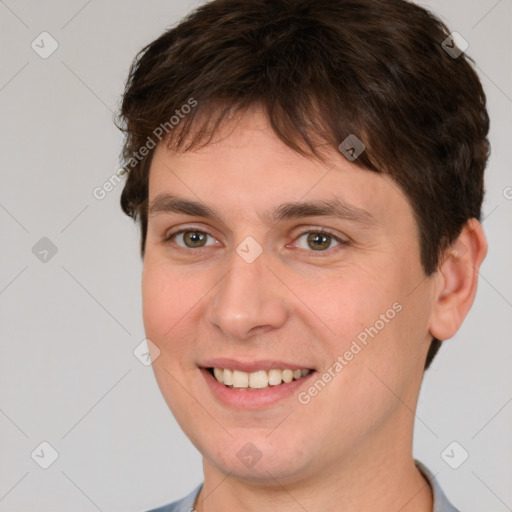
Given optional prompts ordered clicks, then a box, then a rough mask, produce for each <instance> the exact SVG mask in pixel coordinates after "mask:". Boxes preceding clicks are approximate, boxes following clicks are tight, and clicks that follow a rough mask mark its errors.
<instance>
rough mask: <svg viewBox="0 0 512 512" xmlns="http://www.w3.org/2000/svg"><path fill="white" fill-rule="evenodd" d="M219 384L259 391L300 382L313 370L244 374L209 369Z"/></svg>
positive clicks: (278, 370) (242, 372) (275, 370)
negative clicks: (295, 381) (296, 381)
mask: <svg viewBox="0 0 512 512" xmlns="http://www.w3.org/2000/svg"><path fill="white" fill-rule="evenodd" d="M207 370H208V371H209V372H210V374H211V375H213V376H214V377H215V379H216V380H217V382H219V383H221V384H224V385H225V386H227V387H229V388H235V389H240V390H242V389H245V390H253V391H257V390H260V389H265V388H268V387H270V386H279V385H281V384H283V383H284V384H287V383H289V382H292V381H293V380H299V379H301V378H303V377H305V376H306V375H308V374H309V373H310V372H311V370H304V369H302V370H301V369H296V370H292V369H284V370H280V369H276V368H273V369H271V370H268V371H265V370H257V371H255V372H250V373H249V372H244V371H241V370H231V369H229V368H207Z"/></svg>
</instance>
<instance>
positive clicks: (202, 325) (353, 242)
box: [142, 108, 486, 512]
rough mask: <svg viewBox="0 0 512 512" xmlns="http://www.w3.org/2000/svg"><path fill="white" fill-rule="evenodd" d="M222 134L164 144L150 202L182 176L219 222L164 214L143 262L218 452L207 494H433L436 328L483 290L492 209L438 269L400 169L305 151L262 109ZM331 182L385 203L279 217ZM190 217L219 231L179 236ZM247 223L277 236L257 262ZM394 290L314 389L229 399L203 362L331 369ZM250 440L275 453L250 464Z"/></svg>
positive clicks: (151, 305) (256, 497)
mask: <svg viewBox="0 0 512 512" xmlns="http://www.w3.org/2000/svg"><path fill="white" fill-rule="evenodd" d="M217 135H218V137H215V138H214V139H213V141H212V142H211V143H209V144H208V145H207V146H205V147H204V148H202V149H200V150H193V151H188V152H185V153H181V154H177V153H176V152H174V151H171V150H169V149H167V148H166V147H165V146H163V145H160V146H158V147H157V148H156V149H155V154H154V157H153V161H152V165H151V170H150V180H149V201H150V204H151V202H152V201H153V200H154V199H155V198H156V196H157V195H159V194H161V193H164V192H168V193H172V194H173V195H176V196H180V197H183V198H186V199H191V200H195V201H202V202H204V203H206V204H208V205H209V206H210V207H211V208H212V209H214V210H215V211H216V212H218V214H219V215H220V217H221V219H222V221H218V220H212V219H207V218H203V217H196V216H190V215H185V214H182V213H179V214H177V213H169V212H157V213H154V214H152V215H150V216H149V220H148V234H147V241H146V253H145V257H144V266H143V278H142V291H143V317H144V325H145V330H146V335H147V337H148V338H149V339H150V340H151V341H152V342H153V343H154V344H155V346H156V347H158V349H159V351H160V354H159V356H158V357H157V358H156V359H155V360H154V362H153V369H154V372H155V376H156V379H157V382H158V385H159V387H160V389H161V391H162V394H163V396H164V398H165V400H166V402H167V404H168V406H169V408H170V409H171V411H172V413H173V414H174V416H175V418H176V420H177V421H178V423H179V424H180V426H181V428H182V429H183V431H184V432H185V434H186V435H187V436H188V437H189V438H190V440H191V441H192V443H193V444H194V445H195V446H196V448H197V449H198V450H199V451H200V452H201V454H202V455H203V471H204V486H203V489H202V491H201V493H200V495H199V497H198V500H197V501H196V504H195V509H196V510H199V511H208V512H216V511H220V510H245V511H258V512H259V511H261V510H264V509H268V506H269V504H271V506H272V510H275V511H283V512H284V511H292V510H293V511H296V510H303V509H305V510H307V511H308V512H316V511H318V512H319V511H334V510H336V511H340V510H343V511H356V510H357V511H360V510H379V511H394V512H396V511H397V510H401V512H406V511H412V510H414V511H416V512H427V511H431V510H432V494H431V490H430V487H429V485H428V483H427V482H426V480H425V479H424V478H423V476H422V475H421V473H420V472H419V471H418V470H417V469H416V467H415V466H414V463H413V458H412V435H413V427H414V414H413V411H415V409H416V405H417V399H418V394H419V390H420V385H421V380H422V376H423V366H424V361H425V358H426V354H427V350H428V347H429V345H430V341H431V337H432V336H433V335H436V336H438V337H439V338H441V339H446V338H449V337H450V336H453V334H454V333H455V332H456V330H457V329H458V327H459V326H460V324H461V322H462V320H463V318H464V317H465V315H466V313H467V311H468V310H469V308H470V306H471V304H472V302H473V298H474V295H475V292H476V281H477V270H478V267H479V266H480V263H481V261H482V260H483V258H484V256H485V252H486V242H485V237H484V235H483V232H482V229H481V226H480V224H479V223H478V222H477V221H476V220H474V219H473V220H471V221H470V222H469V223H468V224H467V225H466V226H465V227H464V229H463V231H462V233H461V235H460V237H459V240H458V242H457V245H456V246H455V247H456V250H454V251H452V253H451V254H450V253H447V255H446V257H445V259H444V260H443V263H442V264H441V266H440V268H439V271H438V272H436V273H435V274H434V275H432V276H430V277H429V278H426V277H425V274H424V271H423V268H422V266H421V262H420V248H419V241H418V231H417V226H416V223H415V221H414V217H413V211H412V208H411V205H410V204H409V202H408V200H407V198H406V197H405V196H404V194H403V193H402V192H401V191H400V189H399V188H398V187H397V186H396V185H395V184H394V183H393V182H391V180H390V179H389V178H388V177H386V176H384V175H379V174H376V173H373V172H369V171H366V170H363V169H359V168H358V167H356V166H355V164H353V163H351V162H349V161H348V160H347V159H346V158H345V157H344V156H342V155H341V154H340V153H339V152H337V151H335V150H326V155H328V158H329V159H328V162H327V163H321V162H320V161H318V160H315V159H313V158H308V157H304V156H302V155H299V154H298V153H296V152H294V151H293V150H291V149H290V148H288V147H287V146H285V145H284V144H283V143H282V142H281V141H280V140H279V139H278V138H277V137H276V135H275V134H274V133H273V131H272V130H271V128H270V126H269V125H268V121H267V119H266V117H265V115H264V114H263V113H261V112H260V111H259V110H258V109H257V108H253V109H252V110H250V111H248V112H247V113H246V114H245V115H244V116H243V118H242V119H241V122H239V123H238V125H237V126H236V127H235V126H229V125H227V126H225V127H224V128H223V130H222V131H221V132H219V133H218V134H217ZM334 198H338V199H341V200H343V201H345V202H346V203H349V204H350V205H352V206H355V207H357V208H359V209H362V210H365V211H366V212H368V213H369V214H370V215H371V218H372V219H373V220H372V221H371V222H369V223H366V224H359V223H356V222H354V221H351V220H347V219H338V218H335V217H321V216H315V217H307V218H298V219H288V220H283V221H280V222H278V223H273V222H272V221H270V220H269V219H268V217H266V216H265V215H263V213H262V212H264V211H273V210H274V209H276V208H277V207H278V206H279V205H280V204H282V203H285V202H290V201H312V200H330V199H334ZM185 228H187V229H189V230H190V231H192V232H195V231H202V232H206V233H208V234H209V235H210V237H207V239H206V246H204V247H200V248H187V246H186V241H187V240H185V238H183V237H182V236H178V237H175V238H174V239H171V240H167V241H166V240H165V239H166V237H167V236H168V235H169V234H171V233H172V232H176V231H179V230H180V229H185ZM320 229H324V230H327V231H329V232H330V233H332V234H333V235H334V236H335V237H339V238H340V239H341V240H344V241H348V243H347V244H341V245H338V244H337V242H336V240H335V239H332V241H331V245H329V243H328V242H327V248H325V249H323V250H322V251H319V250H314V249H313V248H311V245H308V243H307V236H308V234H309V233H311V232H313V233H316V232H318V231H319V230H320ZM304 233H305V235H304V236H302V235H303V234H304ZM247 236H252V237H253V238H254V239H255V240H256V241H257V242H258V243H259V244H260V245H261V248H262V249H263V252H262V254H261V255H260V256H259V257H258V258H257V259H256V260H255V261H254V262H253V263H250V264H249V263H247V262H246V261H244V260H243V259H242V258H241V257H240V256H239V255H238V254H237V252H236V248H237V246H238V245H239V244H240V242H242V241H243V240H244V239H245V238H246V237H247ZM188 242H189V244H190V241H189V240H188ZM457 250H458V253H457ZM394 303H399V304H400V305H401V306H402V309H401V311H400V312H399V313H397V314H396V315H395V317H394V318H393V319H392V320H390V321H389V322H388V323H386V324H385V327H384V328H382V329H381V330H380V331H379V333H378V335H376V336H375V337H374V338H373V339H370V340H369V342H368V344H367V345H366V346H365V347H364V349H363V350H361V351H360V352H359V353H358V354H357V355H355V356H354V358H353V359H352V360H351V361H350V362H349V363H348V364H347V365H346V366H345V367H344V368H343V370H342V371H341V372H339V373H338V374H336V377H335V378H333V379H332V380H331V382H329V384H328V385H327V386H325V388H324V389H323V390H322V391H321V392H320V393H318V394H317V395H316V396H314V397H313V398H311V401H310V402H309V403H308V404H306V405H305V404H302V403H300V402H299V401H298V400H297V396H296V394H294V395H293V396H292V397H291V398H289V399H287V400H284V401H281V402H279V403H278V404H276V405H274V406H269V407H267V408H263V409H259V410H257V411H254V410H252V411H251V410H239V409H238V410H237V409H234V408H233V407H228V406H226V405H223V404H222V403H221V402H219V401H217V400H216V399H215V398H214V397H213V395H212V394H211V392H210V390H209V388H208V386H207V385H206V383H205V380H204V378H203V376H202V375H201V373H200V370H199V368H198V364H199V362H201V361H203V360H205V359H206V358H211V357H231V358H234V359H238V360H243V361H252V360H255V359H278V360H290V358H291V359H293V361H302V363H303V367H306V368H315V369H317V370H318V371H319V375H320V374H321V373H322V372H323V371H325V370H327V369H328V368H329V367H332V365H333V363H334V362H335V361H336V359H337V357H338V356H339V355H342V354H344V353H345V351H346V350H348V349H349V347H350V345H351V343H352V341H353V340H354V339H356V336H357V335H358V334H359V333H360V332H361V331H364V329H365V328H366V327H369V326H372V325H374V324H375V322H376V320H378V319H379V318H380V315H381V314H383V313H385V312H386V311H387V310H388V309H389V308H391V307H392V305H393V304H394ZM307 387H309V385H308V386H307ZM307 387H304V388H301V389H300V390H302V391H303V390H307ZM247 442H251V443H253V444H254V445H255V446H256V447H257V449H258V450H259V451H260V452H261V459H260V460H259V461H258V462H257V464H255V465H254V466H253V467H250V468H249V467H246V466H245V465H244V464H242V463H241V461H240V460H239V458H238V457H237V452H238V451H239V450H240V449H241V448H242V447H243V446H244V445H245V444H246V443H247Z"/></svg>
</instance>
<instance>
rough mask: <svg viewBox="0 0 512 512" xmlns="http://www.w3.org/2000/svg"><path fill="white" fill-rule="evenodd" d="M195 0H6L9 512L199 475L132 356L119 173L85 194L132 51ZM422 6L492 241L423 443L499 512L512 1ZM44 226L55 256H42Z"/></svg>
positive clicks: (506, 358) (139, 504)
mask: <svg viewBox="0 0 512 512" xmlns="http://www.w3.org/2000/svg"><path fill="white" fill-rule="evenodd" d="M199 3H200V2H190V1H188V0H174V1H169V0H166V1H156V0H153V1H147V2H142V1H139V2H136V1H121V0H109V1H103V2H101V1H99V0H92V1H85V0H80V1H78V0H76V1H75V0H73V1H66V2H64V1H60V2H59V1H49V0H45V1H36V0H33V1H28V0H18V1H15V0H4V1H0V37H1V45H0V52H1V53H0V58H1V67H0V119H1V128H0V129H1V133H0V162H1V166H2V167H1V169H2V174H1V179H2V182H1V187H0V222H1V224H0V225H1V233H2V234H1V236H2V245H1V247H2V249H1V254H2V260H1V266H0V326H1V344H2V348H1V350H2V352H1V358H0V449H1V456H0V510H1V511H10V512H15V511H41V512H42V511H52V512H58V511H80V512H82V511H95V510H101V511H105V512H107V511H121V510H122V511H141V510H145V509H148V508H150V507H152V506H156V505H160V504H163V503H165V502H167V501H171V500H174V499H177V498H180V497H182V496H184V495H185V494H186V493H188V492H189V491H190V490H191V489H192V488H193V487H195V486H196V485H197V484H198V483H199V482H200V481H202V468H201V457H200V455H199V454H198V453H197V452H196V450H195V448H194V447H193V446H192V445H191V444H190V442H189V441H188V440H187V439H186V437H185V436H184V434H183V433H182V432H181V430H180V429H179V427H178V426H177V424H176V422H175V421H174V419H173V417H172V416H171V414H170V412H169V411H168V409H167V407H166V405H165V403H164V401H163V399H162V397H161V396H160V392H159V390H158V388H157V385H156V383H155V380H154V377H153V373H152V370H151V367H146V366H144V365H143V364H141V362H140V361H139V360H138V359H136V357H135V356H134V354H133V350H134V348H135V347H137V346H138V345H139V344H140V342H141V341H142V340H143V339H144V330H143V325H142V319H141V298H140V274H141V261H140V258H139V255H138V232H137V229H136V227H135V226H134V225H133V224H132V222H131V221H130V220H129V219H128V218H127V217H125V216H124V215H123V214H122V213H121V210H120V208H119V206H118V204H119V195H120V192H121V185H119V186H117V187H115V188H114V189H113V190H112V191H111V192H109V193H108V194H107V195H106V197H105V198H104V199H103V200H97V199H95V198H94V197H93V193H92V192H93V189H94V188H95V187H98V186H102V184H103V183H104V182H105V181H106V180H108V178H109V177H110V176H111V175H112V174H113V173H115V172H116V170H117V169H118V153H119V150H120V147H121V141H122V136H121V134H120V133H119V132H118V131H117V129H116V128H115V127H114V125H113V123H112V112H113V111H115V109H116V108H117V106H118V102H119V96H120V94H121V92H122V87H123V83H124V80H125V78H126V75H127V71H128V66H129V64H130V62H131V59H132V58H133V57H134V55H135V53H136V52H137V51H138V50H139V49H140V48H141V47H142V46H143V45H145V44H146V43H148V42H149V41H151V40H152V39H154V38H156V37H157V36H158V35H160V33H161V32H162V31H163V30H164V29H165V28H166V27H168V26H169V25H171V24H174V23H175V22H176V21H177V20H178V19H180V18H181V17H182V16H183V15H184V14H186V13H187V12H188V11H189V10H190V9H191V8H193V7H194V6H195V5H198V4H199ZM423 4H424V5H425V6H427V7H430V8H431V9H433V10H434V11H435V12H437V13H438V14H440V15H441V16H442V17H443V18H444V19H445V20H446V21H447V22H448V24H449V26H450V28H451V29H452V30H455V31H457V32H459V33H460V34H462V35H463V37H464V38H465V39H466V40H467V41H468V43H469V49H468V50H467V53H468V54H469V55H471V56H472V57H473V58H474V59H475V60H476V62H477V65H478V71H479V73H480V76H481V78H482V81H483V84H484V87H485V89H486V92H487V94H488V98H489V111H490V115H491V119H492V130H491V142H492V148H493V154H492V158H491V161H490V164H489V167H488V170H487V196H486V200H485V205H484V214H485V220H484V222H483V225H484V229H485V231H486V233H487V236H488V239H489V245H490V251H489V254H488V257H487V259H486V261H485V262H484V264H483V267H482V269H481V280H480V284H479V291H478V296H477V299H476V302H475V305H474V307H473V309H472V311H471V312H470V314H469V316H468V318H467V319H466V321H465V323H464V325H463V327H462V328H461V330H460V331H459V333H458V334H457V336H456V337H455V338H454V339H453V340H451V341H449V342H446V344H445V346H444V347H443V349H442V350H441V352H440V353H439V355H438V357H437V359H436V361H435V362H434V364H433V367H432V369H431V370H429V371H428V372H427V374H426V377H425V381H424V387H423V390H422V394H421V397H420V403H419V409H418V411H417V422H416V431H415V456H416V457H417V458H418V459H420V460H422V461H423V462H424V463H425V464H426V465H427V466H428V467H429V468H430V469H431V471H432V472H433V473H435V474H436V475H437V478H438V479H439V481H440V482H441V484H442V486H443V487H444V489H445V491H446V493H447V494H448V496H449V497H450V499H451V500H452V501H453V502H454V503H455V504H456V505H457V506H458V507H459V508H460V509H461V510H463V511H465V512H476V511H479V512H480V511H483V510H485V511H496V512H501V511H506V510H512V488H511V486H510V482H511V478H512V464H511V453H512V442H511V436H510V432H511V426H512V403H511V401H512V386H511V383H510V369H511V360H512V358H511V355H512V354H511V352H512V345H511V343H510V341H511V334H512V333H511V331H512V329H511V321H510V319H511V317H512V315H511V308H512V286H511V284H512V283H511V281H512V279H511V273H512V272H511V266H510V255H511V237H510V233H511V232H512V225H511V224H512V215H511V211H512V200H510V198H511V197H512V189H511V188H507V187H511V186H512V174H511V168H512V153H511V144H510V133H511V120H512V87H511V46H512V45H511V30H510V29H511V27H510V21H511V14H512V1H511V0H500V1H497V0H479V1H478V2H476V1H473V2H468V1H467V0H450V1H445V2H443V1H441V0H436V1H429V2H424V3H423ZM43 31H47V32H49V33H50V34H51V36H52V37H53V38H54V39H55V40H56V41H57V42H58V45H59V46H58V49H57V50H56V51H55V52H54V53H53V54H52V55H51V56H50V57H48V58H47V59H43V58H41V57H40V56H39V55H38V54H37V53H36V52H35V51H34V50H33V49H32V48H31V43H32V41H33V40H36V43H37V41H40V38H39V39H38V38H37V37H38V35H39V34H40V33H41V32H43ZM39 44H40V45H41V43H39ZM49 47H50V46H49V40H46V43H45V48H46V49H48V48H49ZM507 197H508V199H507ZM42 237H47V238H48V239H50V240H51V242H52V243H53V244H54V245H55V246H56V249H57V252H56V254H54V255H53V256H52V253H51V252H49V253H48V254H47V255H46V254H45V253H39V254H34V253H33V247H34V245H36V243H38V241H39V240H40V239H41V238H42ZM44 243H47V242H40V244H44ZM36 248H38V250H35V252H36V253H38V251H41V250H43V249H44V247H43V249H41V247H40V246H36ZM37 256H38V257H37ZM44 257H46V260H47V261H41V260H40V258H44ZM43 441H46V442H48V443H50V444H51V445H52V446H53V447H54V448H55V450H56V451H57V452H58V455H59V456H58V458H57V460H56V461H55V462H54V463H53V464H52V465H51V466H50V467H49V468H48V469H42V468H41V467H39V465H38V464H36V462H35V461H34V460H33V458H31V453H32V452H33V451H34V450H36V454H39V458H38V456H37V455H35V456H34V459H35V460H38V461H39V462H40V463H44V460H43V459H45V457H46V460H47V461H48V460H49V459H48V457H49V456H50V452H49V451H48V449H46V451H45V448H44V446H43V447H42V448H41V447H39V445H40V443H41V442H43ZM453 441H456V442H457V443H459V445H460V446H461V447H463V449H464V450H466V451H467V452H468V453H469V458H468V459H467V460H466V461H465V462H464V463H463V464H462V465H461V466H460V467H459V468H458V469H452V468H451V467H449V465H448V464H447V463H446V462H445V460H444V459H443V458H442V456H441V453H442V452H443V450H444V449H445V448H446V447H447V446H448V445H449V444H450V443H451V442H453ZM38 447H39V448H38ZM41 450H43V451H41ZM450 453H451V454H455V458H457V457H460V456H461V455H460V454H461V453H462V452H461V451H460V448H459V447H458V446H456V449H455V451H454V452H450ZM452 459H453V456H452ZM390 464H392V461H390Z"/></svg>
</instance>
